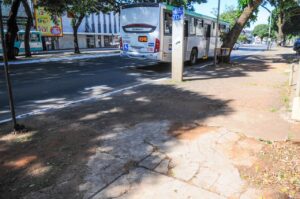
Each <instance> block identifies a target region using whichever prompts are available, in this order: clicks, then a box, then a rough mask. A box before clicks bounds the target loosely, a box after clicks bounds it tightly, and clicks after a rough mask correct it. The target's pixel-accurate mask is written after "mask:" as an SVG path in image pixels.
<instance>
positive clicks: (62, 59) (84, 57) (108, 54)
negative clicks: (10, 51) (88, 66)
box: [0, 51, 119, 66]
mask: <svg viewBox="0 0 300 199" xmlns="http://www.w3.org/2000/svg"><path fill="white" fill-rule="evenodd" d="M118 55H119V52H118V51H116V52H106V53H103V52H102V53H100V54H89V55H77V56H72V55H71V56H67V57H59V58H56V57H52V58H51V57H50V58H41V59H31V60H21V61H11V62H8V64H9V65H22V64H34V63H47V62H56V61H71V60H80V59H93V58H100V57H112V56H118ZM3 65H4V64H3V63H0V66H3Z"/></svg>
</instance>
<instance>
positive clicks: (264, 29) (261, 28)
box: [252, 24, 269, 39]
mask: <svg viewBox="0 0 300 199" xmlns="http://www.w3.org/2000/svg"><path fill="white" fill-rule="evenodd" d="M252 34H253V35H254V36H258V37H259V38H261V39H263V38H265V37H267V36H268V35H269V26H268V25H267V24H259V25H256V26H255V27H254V29H253V32H252Z"/></svg>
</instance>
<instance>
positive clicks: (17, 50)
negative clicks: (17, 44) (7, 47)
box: [14, 48, 19, 56]
mask: <svg viewBox="0 0 300 199" xmlns="http://www.w3.org/2000/svg"><path fill="white" fill-rule="evenodd" d="M14 51H15V56H18V55H19V49H18V48H15V49H14Z"/></svg>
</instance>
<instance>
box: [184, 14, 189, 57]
mask: <svg viewBox="0 0 300 199" xmlns="http://www.w3.org/2000/svg"><path fill="white" fill-rule="evenodd" d="M188 36H189V21H188V20H184V44H183V45H184V46H183V48H184V49H183V50H184V51H183V52H184V59H186V57H187V56H189V55H186V53H187V45H188Z"/></svg>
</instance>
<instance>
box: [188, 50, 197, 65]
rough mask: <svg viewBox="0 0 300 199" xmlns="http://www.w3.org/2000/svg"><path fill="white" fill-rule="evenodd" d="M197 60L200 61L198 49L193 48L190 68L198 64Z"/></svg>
mask: <svg viewBox="0 0 300 199" xmlns="http://www.w3.org/2000/svg"><path fill="white" fill-rule="evenodd" d="M197 60H198V50H197V49H196V48H193V49H192V52H191V55H190V61H189V64H190V66H192V65H195V64H196V63H197Z"/></svg>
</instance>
